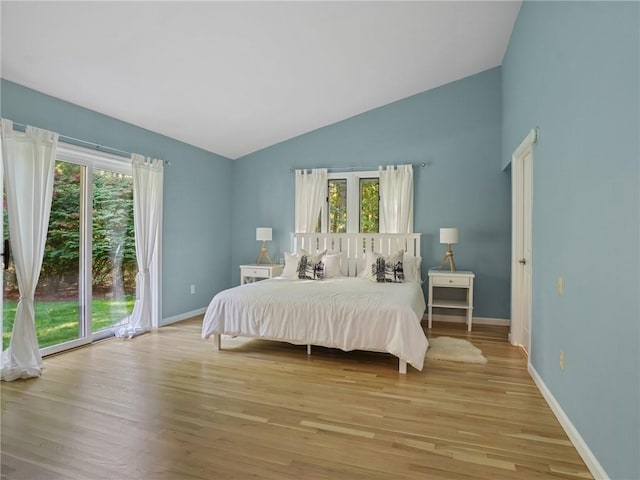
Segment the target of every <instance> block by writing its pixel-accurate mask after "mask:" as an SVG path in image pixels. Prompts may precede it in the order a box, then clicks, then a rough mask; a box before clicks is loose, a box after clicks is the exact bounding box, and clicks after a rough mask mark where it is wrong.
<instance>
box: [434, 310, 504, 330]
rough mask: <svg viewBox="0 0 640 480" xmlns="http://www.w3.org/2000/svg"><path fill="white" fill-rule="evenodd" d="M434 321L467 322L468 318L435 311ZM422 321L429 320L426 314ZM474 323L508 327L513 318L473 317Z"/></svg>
mask: <svg viewBox="0 0 640 480" xmlns="http://www.w3.org/2000/svg"><path fill="white" fill-rule="evenodd" d="M433 321H434V322H450V323H466V321H467V319H466V317H464V316H463V315H443V314H438V313H434V314H433ZM422 322H423V323H427V322H428V316H427V315H426V314H425V315H424V316H423V317H422ZM473 323H474V324H477V325H501V326H505V327H508V326H509V325H511V320H509V319H508V318H492V317H473Z"/></svg>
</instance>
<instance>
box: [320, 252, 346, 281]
mask: <svg viewBox="0 0 640 480" xmlns="http://www.w3.org/2000/svg"><path fill="white" fill-rule="evenodd" d="M341 257H342V254H341V253H335V254H327V255H325V256H324V278H335V277H340V276H341V275H342V273H341V272H340V259H341Z"/></svg>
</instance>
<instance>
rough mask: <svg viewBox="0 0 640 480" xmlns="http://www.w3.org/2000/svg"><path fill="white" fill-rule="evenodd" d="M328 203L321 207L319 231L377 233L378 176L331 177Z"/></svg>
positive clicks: (365, 174)
mask: <svg viewBox="0 0 640 480" xmlns="http://www.w3.org/2000/svg"><path fill="white" fill-rule="evenodd" d="M328 177H329V180H328V185H327V201H326V203H325V204H324V205H323V206H322V212H321V213H320V221H319V222H318V231H320V232H328V233H358V232H360V233H377V232H378V231H379V211H380V195H379V187H378V186H379V182H378V177H379V175H378V172H377V171H374V172H349V173H330V174H329V175H328Z"/></svg>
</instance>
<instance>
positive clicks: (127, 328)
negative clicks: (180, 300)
mask: <svg viewBox="0 0 640 480" xmlns="http://www.w3.org/2000/svg"><path fill="white" fill-rule="evenodd" d="M131 161H132V167H133V226H134V231H135V240H136V261H137V263H138V273H137V275H136V302H135V304H134V306H133V312H131V315H130V316H129V319H128V320H129V322H128V324H126V325H122V326H120V327H119V328H116V331H115V335H116V336H117V337H128V338H131V337H133V336H134V335H138V334H140V333H143V332H147V331H149V330H151V327H152V326H153V327H157V326H158V319H154V318H152V317H153V316H152V312H153V307H152V305H153V301H154V298H152V294H153V292H152V290H151V268H152V264H153V257H154V252H155V250H156V248H157V247H158V237H159V227H160V216H161V215H162V211H161V210H162V186H163V171H164V167H163V163H162V160H157V159H150V158H148V159H145V158H144V157H143V156H142V155H137V154H135V153H134V154H132V155H131Z"/></svg>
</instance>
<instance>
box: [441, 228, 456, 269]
mask: <svg viewBox="0 0 640 480" xmlns="http://www.w3.org/2000/svg"><path fill="white" fill-rule="evenodd" d="M459 240H460V234H459V233H458V229H457V228H441V229H440V243H446V244H447V253H445V254H444V257H442V262H440V268H439V270H442V269H443V268H444V267H445V265H446V264H447V262H449V269H450V270H451V271H452V272H455V271H456V263H455V262H454V261H453V250H451V245H455V244H456V243H458V241H459Z"/></svg>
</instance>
